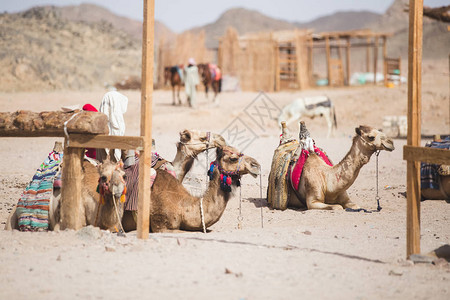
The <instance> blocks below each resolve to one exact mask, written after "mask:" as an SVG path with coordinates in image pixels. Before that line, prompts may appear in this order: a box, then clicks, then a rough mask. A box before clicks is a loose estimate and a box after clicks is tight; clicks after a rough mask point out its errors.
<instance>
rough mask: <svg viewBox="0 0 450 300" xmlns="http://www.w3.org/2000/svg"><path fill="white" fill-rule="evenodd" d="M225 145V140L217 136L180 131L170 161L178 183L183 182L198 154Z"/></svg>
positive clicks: (196, 131) (193, 131)
mask: <svg viewBox="0 0 450 300" xmlns="http://www.w3.org/2000/svg"><path fill="white" fill-rule="evenodd" d="M226 144H227V143H226V142H225V139H224V138H223V137H222V136H221V135H219V134H215V133H210V132H203V131H198V130H187V129H185V130H183V131H181V132H180V141H179V142H178V143H177V153H176V155H175V158H174V160H173V161H172V165H173V167H174V168H175V173H176V174H177V179H178V181H180V182H183V179H184V177H185V176H186V174H187V173H188V172H189V170H190V169H191V168H192V165H193V164H194V159H195V158H196V157H197V156H198V155H199V154H200V153H202V152H204V151H206V150H207V149H211V148H215V147H224V146H226Z"/></svg>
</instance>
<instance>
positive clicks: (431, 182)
mask: <svg viewBox="0 0 450 300" xmlns="http://www.w3.org/2000/svg"><path fill="white" fill-rule="evenodd" d="M425 147H431V148H438V149H447V150H448V149H450V137H447V138H446V139H445V140H443V141H441V142H430V143H428V144H427V145H425ZM447 168H448V166H440V165H436V164H430V163H421V164H420V188H421V189H434V190H439V175H443V174H444V175H445V172H446V169H447ZM441 173H442V174H441Z"/></svg>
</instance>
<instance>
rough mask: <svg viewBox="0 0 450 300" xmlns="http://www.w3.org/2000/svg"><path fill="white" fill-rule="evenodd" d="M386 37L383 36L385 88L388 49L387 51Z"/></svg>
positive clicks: (385, 84) (385, 83)
mask: <svg viewBox="0 0 450 300" xmlns="http://www.w3.org/2000/svg"><path fill="white" fill-rule="evenodd" d="M386 40H387V39H386V37H385V36H383V74H384V86H387V62H386V57H387V49H386Z"/></svg>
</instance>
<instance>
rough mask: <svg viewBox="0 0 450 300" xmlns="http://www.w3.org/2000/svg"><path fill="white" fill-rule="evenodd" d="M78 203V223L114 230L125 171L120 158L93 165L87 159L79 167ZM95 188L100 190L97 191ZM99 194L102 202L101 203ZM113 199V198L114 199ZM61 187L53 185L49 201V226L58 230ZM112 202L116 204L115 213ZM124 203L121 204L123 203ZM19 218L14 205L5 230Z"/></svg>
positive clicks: (117, 223) (16, 224)
mask: <svg viewBox="0 0 450 300" xmlns="http://www.w3.org/2000/svg"><path fill="white" fill-rule="evenodd" d="M82 174H83V175H82V176H83V178H82V191H81V206H80V207H79V211H78V215H79V217H80V220H79V221H78V223H79V224H82V225H83V226H87V225H93V226H98V227H100V228H101V229H105V230H107V229H108V230H110V231H117V230H118V229H119V228H120V223H119V222H118V220H120V219H121V218H122V215H121V212H122V211H123V209H121V208H120V206H121V203H120V199H121V196H122V194H123V193H124V191H125V181H124V178H123V176H124V175H125V172H124V171H123V169H122V162H119V163H114V162H111V161H110V160H109V158H108V159H107V160H105V161H104V162H103V163H102V164H99V165H98V166H94V165H93V164H92V163H90V162H88V161H84V162H83V167H82ZM97 188H98V190H99V192H100V193H99V192H97ZM100 195H102V198H103V200H102V203H100V202H99V201H100ZM113 200H115V202H114V201H113ZM60 201H61V192H60V189H55V190H54V193H53V197H52V199H50V204H49V230H59V227H60V204H61V203H60ZM115 206H117V212H118V213H119V215H117V212H116V209H115ZM122 206H123V205H122ZM18 225H19V224H18V218H17V214H16V213H15V209H14V210H13V211H12V212H11V214H10V216H9V217H8V221H7V224H6V226H5V229H6V230H12V229H18V228H19V226H18Z"/></svg>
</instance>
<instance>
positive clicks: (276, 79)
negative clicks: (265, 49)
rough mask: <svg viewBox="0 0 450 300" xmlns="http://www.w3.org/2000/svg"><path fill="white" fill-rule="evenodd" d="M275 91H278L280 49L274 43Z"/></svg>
mask: <svg viewBox="0 0 450 300" xmlns="http://www.w3.org/2000/svg"><path fill="white" fill-rule="evenodd" d="M274 43H275V91H276V92H278V91H279V90H280V48H279V46H278V43H277V42H276V41H275V42H274Z"/></svg>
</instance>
